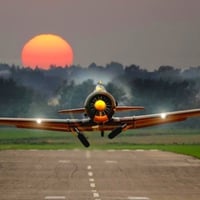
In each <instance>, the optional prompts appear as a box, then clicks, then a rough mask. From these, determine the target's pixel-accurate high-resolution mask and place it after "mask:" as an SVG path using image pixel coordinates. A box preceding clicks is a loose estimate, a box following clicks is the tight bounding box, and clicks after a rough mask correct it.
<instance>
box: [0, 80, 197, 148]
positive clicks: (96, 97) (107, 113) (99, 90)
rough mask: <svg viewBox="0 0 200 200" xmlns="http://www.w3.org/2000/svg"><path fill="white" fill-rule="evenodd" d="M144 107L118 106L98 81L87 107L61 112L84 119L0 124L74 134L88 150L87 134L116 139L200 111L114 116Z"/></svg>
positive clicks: (11, 120)
mask: <svg viewBox="0 0 200 200" xmlns="http://www.w3.org/2000/svg"><path fill="white" fill-rule="evenodd" d="M143 109H144V107H142V106H119V105H118V104H117V101H116V100H115V98H114V97H113V96H112V95H111V94H110V93H109V92H108V91H106V89H105V87H104V85H103V84H102V82H101V81H100V82H98V83H97V85H96V87H95V89H94V91H93V92H91V93H90V94H89V95H88V97H87V98H86V100H85V103H84V108H76V109H67V110H60V111H58V112H59V113H61V114H71V113H72V114H80V113H83V114H85V117H86V118H84V119H40V118H0V125H3V126H15V127H17V128H28V129H41V130H51V131H64V132H71V133H75V135H76V136H77V138H78V139H79V140H80V142H81V143H82V144H83V145H84V146H85V147H89V146H90V143H89V141H88V139H87V138H86V137H85V135H84V133H83V132H84V131H96V130H98V131H100V133H101V136H102V137H103V136H104V132H105V131H111V132H110V133H109V134H108V138H110V139H113V138H115V137H116V136H117V135H119V134H120V133H121V132H122V131H126V130H128V129H138V128H142V127H149V126H154V125H160V124H166V123H172V122H179V121H183V120H186V119H187V118H189V117H199V116H200V109H191V110H182V111H174V112H166V113H158V114H148V115H139V116H127V117H114V114H115V112H121V111H136V110H143Z"/></svg>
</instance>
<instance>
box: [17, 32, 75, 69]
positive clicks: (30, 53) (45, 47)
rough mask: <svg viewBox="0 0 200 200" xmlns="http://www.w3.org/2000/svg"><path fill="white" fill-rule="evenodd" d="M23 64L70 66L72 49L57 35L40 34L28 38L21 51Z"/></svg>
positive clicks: (43, 67) (46, 66)
mask: <svg viewBox="0 0 200 200" xmlns="http://www.w3.org/2000/svg"><path fill="white" fill-rule="evenodd" d="M21 59H22V64H23V66H26V67H27V66H28V67H31V68H33V69H34V68H35V67H39V68H42V69H48V68H49V67H50V66H51V65H55V66H62V67H64V66H70V65H72V63H73V50H72V47H71V46H70V45H69V43H68V42H67V41H66V40H64V39H63V38H61V37H60V36H58V35H53V34H42V35H37V36H35V37H33V38H32V39H30V40H29V41H28V42H27V43H26V44H25V45H24V47H23V49H22V53H21Z"/></svg>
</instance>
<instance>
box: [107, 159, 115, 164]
mask: <svg viewBox="0 0 200 200" xmlns="http://www.w3.org/2000/svg"><path fill="white" fill-rule="evenodd" d="M105 163H107V164H116V163H117V161H116V160H106V161H105Z"/></svg>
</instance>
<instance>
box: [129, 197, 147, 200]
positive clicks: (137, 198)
mask: <svg viewBox="0 0 200 200" xmlns="http://www.w3.org/2000/svg"><path fill="white" fill-rule="evenodd" d="M128 200H150V199H149V197H128Z"/></svg>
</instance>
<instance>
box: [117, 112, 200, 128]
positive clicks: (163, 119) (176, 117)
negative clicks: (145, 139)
mask: <svg viewBox="0 0 200 200" xmlns="http://www.w3.org/2000/svg"><path fill="white" fill-rule="evenodd" d="M190 117H200V109H192V110H182V111H175V112H166V113H159V114H150V115H140V116H133V117H122V118H118V119H117V118H116V119H115V120H114V121H115V122H118V123H121V124H127V129H136V128H142V127H148V126H155V125H160V124H167V123H172V122H179V121H184V120H186V119H187V118H190Z"/></svg>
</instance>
